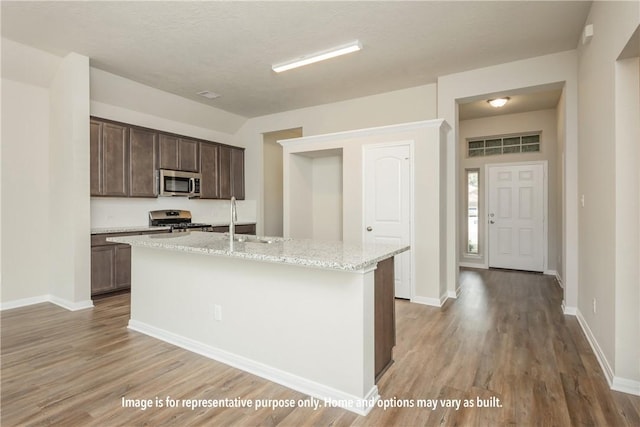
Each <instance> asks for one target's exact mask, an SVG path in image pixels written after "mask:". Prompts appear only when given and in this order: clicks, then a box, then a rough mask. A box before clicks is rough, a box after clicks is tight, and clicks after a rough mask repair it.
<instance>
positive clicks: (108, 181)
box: [90, 120, 129, 197]
mask: <svg viewBox="0 0 640 427" xmlns="http://www.w3.org/2000/svg"><path fill="white" fill-rule="evenodd" d="M90 129H91V132H90V146H91V148H90V151H91V155H92V159H91V162H90V168H91V171H90V181H91V182H90V188H91V195H92V196H121V197H125V196H127V195H128V188H127V186H128V175H129V170H128V167H127V166H128V160H129V159H128V155H129V154H128V141H127V139H128V130H129V129H128V128H127V127H126V126H121V125H118V124H115V123H107V122H98V121H93V120H92V121H91V126H90Z"/></svg>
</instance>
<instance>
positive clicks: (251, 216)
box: [91, 197, 256, 228]
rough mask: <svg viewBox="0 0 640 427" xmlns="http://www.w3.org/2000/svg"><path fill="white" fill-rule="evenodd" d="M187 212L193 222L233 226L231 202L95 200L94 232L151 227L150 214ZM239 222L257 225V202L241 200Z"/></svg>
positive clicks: (168, 199) (169, 198) (136, 199)
mask: <svg viewBox="0 0 640 427" xmlns="http://www.w3.org/2000/svg"><path fill="white" fill-rule="evenodd" d="M158 209H184V210H188V211H191V215H192V217H193V222H201V223H207V224H209V223H211V224H214V225H226V224H229V219H230V205H229V200H198V199H189V198H187V197H158V198H157V199H152V198H148V199H147V198H124V197H92V198H91V228H111V227H127V226H146V225H149V211H153V210H158ZM237 209H238V211H237V212H238V222H240V223H243V222H255V221H256V203H255V201H254V200H238V203H237Z"/></svg>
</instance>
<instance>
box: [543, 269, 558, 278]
mask: <svg viewBox="0 0 640 427" xmlns="http://www.w3.org/2000/svg"><path fill="white" fill-rule="evenodd" d="M542 274H544V275H545V276H556V277H558V272H557V271H555V270H545V271H543V272H542Z"/></svg>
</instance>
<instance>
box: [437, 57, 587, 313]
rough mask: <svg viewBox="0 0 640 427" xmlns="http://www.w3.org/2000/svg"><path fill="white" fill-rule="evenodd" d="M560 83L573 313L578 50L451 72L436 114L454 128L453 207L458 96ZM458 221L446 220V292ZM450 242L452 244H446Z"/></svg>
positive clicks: (568, 299)
mask: <svg viewBox="0 0 640 427" xmlns="http://www.w3.org/2000/svg"><path fill="white" fill-rule="evenodd" d="M563 82H564V85H565V97H566V103H565V106H566V111H565V120H566V122H565V123H564V127H565V130H566V140H565V144H566V145H565V150H566V156H565V169H564V170H565V177H564V182H565V194H566V196H567V197H566V204H565V215H566V217H567V218H568V219H567V222H566V228H565V229H564V240H565V244H566V252H565V254H564V256H563V261H564V265H563V271H564V274H565V280H564V281H565V284H566V285H565V292H564V303H563V304H564V306H565V308H566V310H567V311H568V312H571V311H573V312H575V309H576V306H577V301H578V278H577V271H578V264H577V256H576V252H577V247H578V230H577V224H576V222H577V217H578V216H577V200H578V198H577V194H578V191H577V176H578V175H577V174H578V169H577V164H578V155H577V152H578V138H577V132H578V131H577V114H578V110H577V106H578V101H577V99H578V98H577V96H578V93H577V54H576V52H575V51H568V52H561V53H556V54H552V55H545V56H540V57H536V58H529V59H524V60H521V61H515V62H510V63H507V64H500V65H494V66H491V67H486V68H480V69H477V70H471V71H465V72H462V73H457V74H450V75H447V76H442V77H439V78H438V116H439V117H440V118H443V119H445V120H446V121H447V122H449V123H451V125H452V126H453V128H454V129H453V132H450V133H449V136H448V150H449V151H448V155H447V174H448V175H447V186H448V191H447V197H448V211H449V212H458V198H457V193H456V189H457V188H458V177H459V170H458V161H459V150H458V144H457V143H456V142H457V141H458V140H459V130H458V106H457V102H458V100H465V101H471V100H477V99H485V98H486V97H487V96H492V95H498V94H508V93H509V92H510V91H514V90H521V89H523V88H545V87H548V86H549V85H553V86H556V85H558V84H561V83H563ZM456 225H457V223H456V222H455V221H450V223H449V224H447V242H449V243H450V244H449V246H448V247H447V271H448V272H451V273H450V274H451V275H450V276H449V277H448V279H447V282H448V287H449V292H453V291H454V289H455V286H456V284H457V282H458V278H457V264H458V253H459V252H458V248H457V246H458V245H457V243H458V239H457V230H456V229H457V227H456ZM451 243H453V244H451Z"/></svg>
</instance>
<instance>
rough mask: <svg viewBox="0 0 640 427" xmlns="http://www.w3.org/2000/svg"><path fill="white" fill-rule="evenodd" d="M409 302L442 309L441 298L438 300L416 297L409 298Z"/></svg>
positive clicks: (442, 302)
mask: <svg viewBox="0 0 640 427" xmlns="http://www.w3.org/2000/svg"><path fill="white" fill-rule="evenodd" d="M444 299H445V300H446V299H447V298H446V295H445V296H444ZM411 302H415V303H416V304H423V305H430V306H432V307H442V304H444V301H442V297H440V299H438V298H428V297H420V296H418V297H413V298H411Z"/></svg>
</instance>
